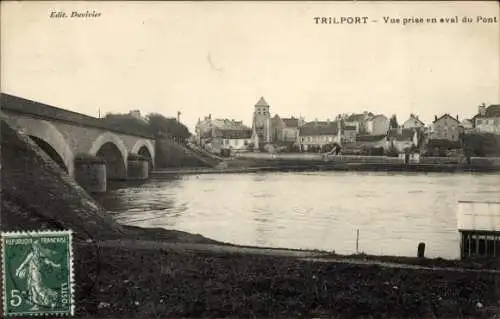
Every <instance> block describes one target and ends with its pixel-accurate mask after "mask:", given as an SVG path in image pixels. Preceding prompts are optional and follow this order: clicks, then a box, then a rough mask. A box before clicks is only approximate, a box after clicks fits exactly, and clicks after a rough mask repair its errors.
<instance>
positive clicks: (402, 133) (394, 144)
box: [385, 127, 419, 153]
mask: <svg viewBox="0 0 500 319" xmlns="http://www.w3.org/2000/svg"><path fill="white" fill-rule="evenodd" d="M418 146H419V131H418V128H403V127H399V128H396V129H394V128H393V129H390V130H389V132H388V133H387V144H386V146H385V149H386V150H389V149H392V148H394V149H396V150H397V151H398V152H399V153H403V152H405V151H407V150H409V149H411V148H413V147H418Z"/></svg>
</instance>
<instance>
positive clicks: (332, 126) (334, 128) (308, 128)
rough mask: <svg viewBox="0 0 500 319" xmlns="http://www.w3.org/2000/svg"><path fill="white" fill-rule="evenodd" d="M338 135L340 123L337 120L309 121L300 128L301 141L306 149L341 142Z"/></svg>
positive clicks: (303, 148)
mask: <svg viewBox="0 0 500 319" xmlns="http://www.w3.org/2000/svg"><path fill="white" fill-rule="evenodd" d="M338 136H339V125H338V122H336V121H313V122H308V123H305V124H304V125H303V126H302V127H300V129H299V143H300V146H301V149H302V150H304V151H308V150H310V149H311V148H319V149H320V148H322V147H324V146H326V145H332V144H333V143H339V142H340V141H339V139H338Z"/></svg>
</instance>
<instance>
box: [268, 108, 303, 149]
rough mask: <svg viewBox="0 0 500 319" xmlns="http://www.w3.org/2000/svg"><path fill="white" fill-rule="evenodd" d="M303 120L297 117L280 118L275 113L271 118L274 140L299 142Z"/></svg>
mask: <svg viewBox="0 0 500 319" xmlns="http://www.w3.org/2000/svg"><path fill="white" fill-rule="evenodd" d="M302 124H303V123H302V120H301V119H297V118H295V117H293V116H292V117H291V118H280V117H279V115H275V116H274V117H273V118H272V119H271V127H272V132H271V136H272V138H271V139H272V141H274V142H276V143H298V141H299V127H300V126H301V125H302Z"/></svg>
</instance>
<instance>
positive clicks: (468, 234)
mask: <svg viewBox="0 0 500 319" xmlns="http://www.w3.org/2000/svg"><path fill="white" fill-rule="evenodd" d="M467 241H468V246H469V247H468V251H467V253H468V255H469V256H468V257H470V253H471V249H472V236H471V235H470V233H467Z"/></svg>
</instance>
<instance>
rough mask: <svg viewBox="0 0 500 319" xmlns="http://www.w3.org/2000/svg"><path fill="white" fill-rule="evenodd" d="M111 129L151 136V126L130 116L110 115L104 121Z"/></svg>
mask: <svg viewBox="0 0 500 319" xmlns="http://www.w3.org/2000/svg"><path fill="white" fill-rule="evenodd" d="M102 121H104V123H106V124H107V125H109V127H112V128H115V129H119V130H123V131H125V132H134V133H141V134H145V135H151V134H152V132H151V130H150V126H149V124H148V123H147V122H146V121H143V120H140V119H138V118H135V117H133V116H130V115H129V114H113V113H108V114H106V116H105V117H104V118H103V119H102Z"/></svg>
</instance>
